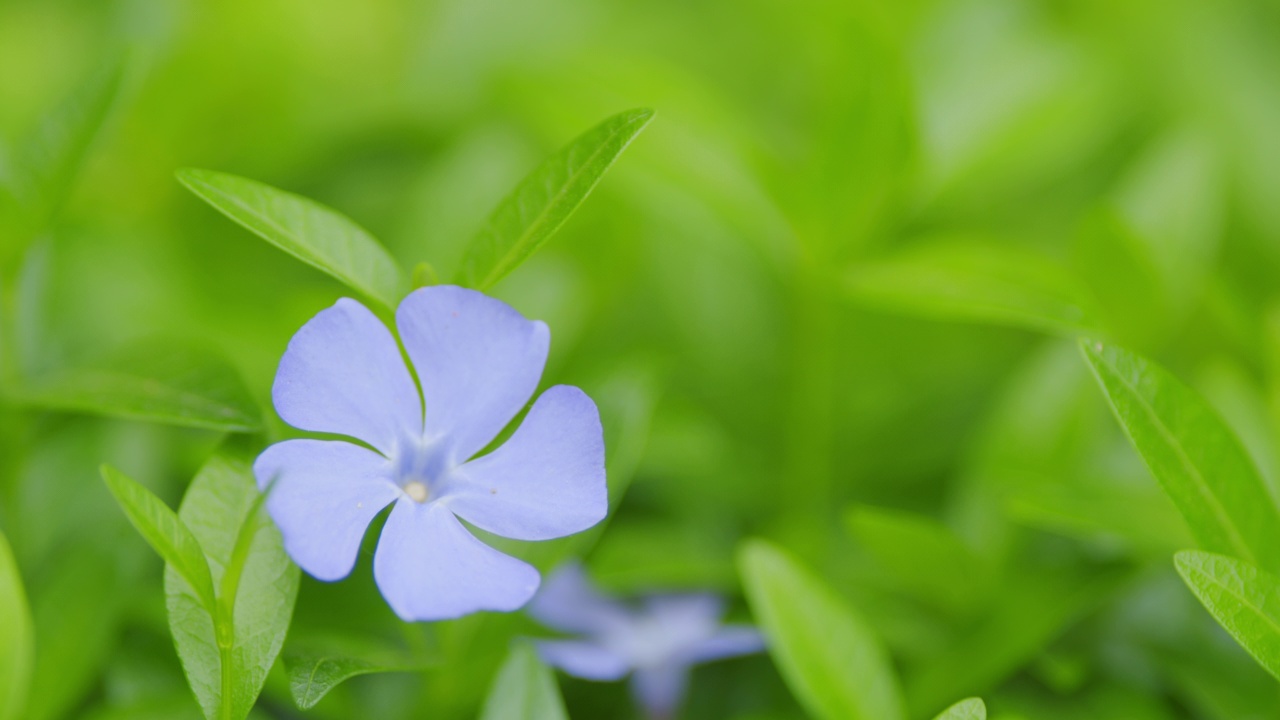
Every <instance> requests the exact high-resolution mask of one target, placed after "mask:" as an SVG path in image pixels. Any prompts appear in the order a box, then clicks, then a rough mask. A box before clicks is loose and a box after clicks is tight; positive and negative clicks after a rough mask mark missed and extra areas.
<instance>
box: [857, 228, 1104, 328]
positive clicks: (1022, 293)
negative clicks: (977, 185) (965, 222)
mask: <svg viewBox="0 0 1280 720" xmlns="http://www.w3.org/2000/svg"><path fill="white" fill-rule="evenodd" d="M844 290H845V294H846V296H847V297H848V298H849V299H851V300H852V301H854V302H856V303H859V304H863V305H867V306H871V307H875V308H880V309H883V310H888V311H891V312H897V313H903V314H908V315H915V316H920V317H924V318H928V319H932V320H947V321H965V322H979V323H990V324H995V325H1005V326H1011V327H1019V328H1027V329H1031V330H1038V331H1044V332H1050V333H1058V334H1063V335H1074V334H1076V333H1079V332H1080V331H1082V330H1090V329H1098V328H1099V325H1100V323H1099V320H1098V318H1097V317H1096V314H1097V313H1096V311H1095V310H1094V304H1093V301H1092V300H1091V298H1090V296H1089V295H1088V292H1087V290H1086V289H1085V288H1084V286H1083V285H1082V284H1081V283H1080V282H1079V281H1078V280H1077V279H1076V278H1075V277H1074V276H1072V275H1071V274H1070V273H1068V272H1067V271H1066V270H1064V269H1062V268H1061V267H1059V266H1058V265H1057V264H1055V263H1052V262H1050V261H1049V260H1048V259H1046V258H1042V257H1039V256H1036V255H1032V254H1029V253H1026V252H1022V251H1018V250H1016V249H1015V248H1012V247H1002V246H998V245H994V244H991V243H989V242H986V241H981V240H976V239H971V238H951V237H948V238H935V239H931V240H928V241H926V242H924V243H921V244H919V245H916V246H914V247H911V248H909V249H906V250H903V251H900V252H898V253H897V254H895V255H893V256H891V257H887V258H884V259H880V260H872V261H869V262H867V263H864V264H861V265H859V266H857V267H855V268H854V269H853V270H852V271H851V272H850V273H849V274H848V275H847V276H846V277H845V282H844Z"/></svg>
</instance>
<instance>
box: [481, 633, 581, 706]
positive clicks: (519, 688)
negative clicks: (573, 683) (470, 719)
mask: <svg viewBox="0 0 1280 720" xmlns="http://www.w3.org/2000/svg"><path fill="white" fill-rule="evenodd" d="M568 717H569V715H568V714H567V713H566V712H565V709H564V700H562V699H561V698H560V689H559V688H557V687H556V678H555V676H554V675H552V674H551V670H549V669H548V668H547V666H546V665H544V664H543V663H542V660H540V659H538V653H537V652H536V651H535V650H534V648H533V645H531V644H530V643H528V642H517V643H515V644H514V645H512V647H511V652H510V653H509V654H508V655H507V659H506V662H504V663H502V668H501V669H500V670H498V674H497V676H496V677H494V679H493V685H492V686H491V687H490V688H489V697H488V699H487V700H485V702H484V710H483V711H481V713H480V719H481V720H508V719H510V720H567V718H568Z"/></svg>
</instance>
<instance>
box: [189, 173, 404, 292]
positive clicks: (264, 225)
mask: <svg viewBox="0 0 1280 720" xmlns="http://www.w3.org/2000/svg"><path fill="white" fill-rule="evenodd" d="M178 180H179V181H180V182H181V183H182V184H183V185H186V186H187V189H189V190H191V192H193V193H195V194H196V195H198V196H199V197H200V198H201V199H202V200H204V201H205V202H207V203H209V204H210V205H212V206H213V207H214V208H216V209H217V210H218V211H220V212H221V213H222V214H224V215H226V216H227V217H229V218H231V219H232V220H234V221H236V222H237V223H239V224H241V225H243V226H244V227H245V228H246V229H248V230H249V231H251V232H253V233H254V234H256V235H258V236H259V237H261V238H262V239H263V240H266V241H267V242H269V243H271V244H272V245H275V246H276V247H278V248H280V249H281V250H284V251H285V252H287V253H289V254H290V255H292V256H294V257H296V258H298V259H299V260H301V261H303V262H305V263H307V264H308V265H311V266H312V267H315V268H318V269H319V270H322V271H324V272H326V273H328V274H330V275H332V276H333V277H335V278H337V279H338V280H341V281H342V282H343V283H346V284H347V285H349V286H351V287H352V288H354V289H356V290H358V291H360V292H361V293H363V294H364V295H366V296H368V297H369V298H372V299H374V300H377V301H378V302H380V303H382V304H383V305H385V306H386V307H388V308H395V306H396V304H397V303H399V302H400V299H401V298H402V297H404V295H405V293H406V292H407V289H408V286H407V284H406V281H405V277H404V272H403V271H401V269H400V266H399V265H397V264H396V261H395V260H394V259H393V258H392V257H391V255H390V254H389V253H387V251H386V249H385V248H383V247H382V246H381V245H379V244H378V241H377V240H374V239H373V236H371V235H370V234H369V233H368V232H366V231H365V230H364V228H361V227H360V226H359V225H356V224H355V223H354V222H352V221H351V220H350V219H348V218H347V217H345V216H343V215H341V214H340V213H338V212H337V211H335V210H332V209H330V208H327V207H325V206H324V205H321V204H320V203H317V202H315V201H314V200H308V199H307V198H304V197H301V196H299V195H294V194H293V193H289V192H285V191H283V190H278V189H276V188H273V187H271V186H270V185H266V184H264V183H260V182H257V181H255V180H249V179H247V178H242V177H237V176H235V175H228V174H226V173H219V172H213V171H211V170H197V169H185V170H179V171H178Z"/></svg>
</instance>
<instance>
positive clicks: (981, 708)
mask: <svg viewBox="0 0 1280 720" xmlns="http://www.w3.org/2000/svg"><path fill="white" fill-rule="evenodd" d="M934 720H987V706H986V704H985V703H983V702H982V698H969V699H968V700H961V701H960V702H958V703H956V704H955V705H952V706H951V707H949V708H947V709H946V710H944V711H943V712H942V714H941V715H939V716H938V717H936V718H934Z"/></svg>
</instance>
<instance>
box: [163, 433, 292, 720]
mask: <svg viewBox="0 0 1280 720" xmlns="http://www.w3.org/2000/svg"><path fill="white" fill-rule="evenodd" d="M252 460H253V455H252V454H251V453H249V452H248V451H247V450H246V448H245V447H244V446H243V445H240V444H238V443H229V444H228V445H226V446H224V447H223V448H222V449H220V450H219V451H218V452H216V453H215V454H214V455H213V457H212V458H210V459H209V461H208V462H207V463H205V465H204V467H203V468H201V469H200V472H199V473H198V474H197V475H196V477H195V480H193V481H192V482H191V487H190V488H189V489H188V490H187V494H186V496H185V497H184V498H183V500H182V506H181V507H180V508H179V510H178V517H179V518H181V519H182V521H183V522H184V523H186V525H187V527H188V528H190V529H191V533H192V534H193V535H195V537H196V540H198V541H199V543H200V547H201V548H203V549H204V552H205V556H206V558H207V559H208V561H209V569H210V571H211V573H212V575H213V583H214V586H215V587H216V588H217V589H218V613H217V616H216V621H215V618H214V617H211V616H210V615H209V613H208V611H207V610H206V609H205V608H204V606H203V605H202V604H201V602H200V599H199V597H198V596H197V595H196V593H195V591H194V590H192V588H191V586H190V585H189V584H188V583H187V582H186V581H185V580H183V579H182V576H181V575H179V574H178V572H177V571H176V570H175V569H174V568H173V567H167V568H166V569H165V578H164V580H165V583H164V585H165V594H166V596H167V605H168V609H169V627H170V629H171V630H172V632H173V637H174V643H175V644H176V645H177V648H178V656H179V658H181V660H182V667H183V670H184V671H185V672H186V675H187V681H188V682H189V683H190V685H191V689H192V690H193V691H194V692H195V695H196V699H197V700H199V702H200V707H201V708H202V709H203V710H204V713H205V717H207V718H210V720H213V719H214V718H218V719H220V720H227V719H230V720H240V718H244V717H245V716H246V715H247V714H248V713H249V710H250V709H251V708H252V707H253V704H254V702H255V701H256V700H257V697H258V693H259V692H260V691H261V690H262V685H263V682H265V680H266V677H267V671H268V670H269V669H270V667H271V664H272V663H273V662H275V659H276V655H277V654H278V653H279V652H280V647H281V645H282V644H283V643H284V637H285V632H286V631H287V630H288V629H289V620H290V618H291V617H292V614H293V604H294V600H295V599H296V597H297V592H298V579H299V578H298V568H297V566H295V565H294V564H293V563H292V562H290V561H289V558H288V556H286V555H285V552H284V546H283V544H282V542H281V539H280V532H279V530H277V529H276V527H275V525H273V524H272V523H271V521H270V519H269V518H268V517H267V515H266V513H265V512H262V510H261V507H262V506H261V497H262V495H261V494H260V493H259V492H258V489H257V485H256V483H255V481H254V477H253V471H252V467H251V463H252ZM215 622H216V629H215ZM219 640H221V642H219Z"/></svg>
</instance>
